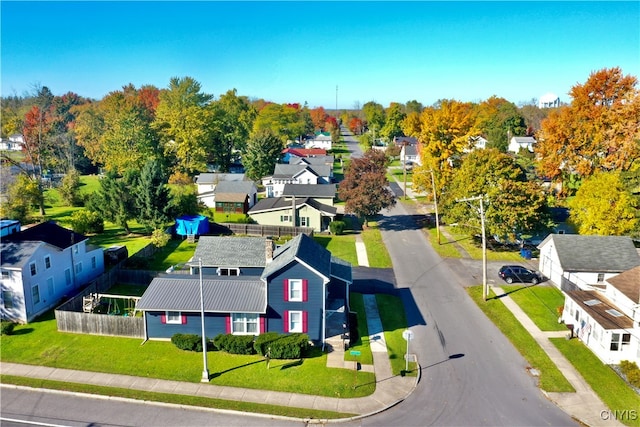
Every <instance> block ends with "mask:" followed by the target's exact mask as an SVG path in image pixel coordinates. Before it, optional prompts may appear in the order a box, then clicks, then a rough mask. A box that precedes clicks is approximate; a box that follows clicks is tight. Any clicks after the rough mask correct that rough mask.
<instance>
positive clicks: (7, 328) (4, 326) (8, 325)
mask: <svg viewBox="0 0 640 427" xmlns="http://www.w3.org/2000/svg"><path fill="white" fill-rule="evenodd" d="M15 327H16V324H15V323H13V322H9V321H8V320H3V321H2V322H1V326H0V330H1V331H2V335H11V334H12V333H13V328H15Z"/></svg>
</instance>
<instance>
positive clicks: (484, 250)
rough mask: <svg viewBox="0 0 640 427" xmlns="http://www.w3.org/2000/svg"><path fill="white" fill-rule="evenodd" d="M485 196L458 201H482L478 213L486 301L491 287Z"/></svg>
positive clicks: (483, 296)
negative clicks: (488, 271) (488, 267)
mask: <svg viewBox="0 0 640 427" xmlns="http://www.w3.org/2000/svg"><path fill="white" fill-rule="evenodd" d="M484 197H485V196H484V195H483V196H476V197H468V198H465V199H457V200H456V202H471V201H475V200H479V201H480V209H479V210H478V213H479V214H480V227H481V228H482V299H483V300H485V301H486V300H487V298H488V296H489V287H488V286H487V236H486V232H485V224H484Z"/></svg>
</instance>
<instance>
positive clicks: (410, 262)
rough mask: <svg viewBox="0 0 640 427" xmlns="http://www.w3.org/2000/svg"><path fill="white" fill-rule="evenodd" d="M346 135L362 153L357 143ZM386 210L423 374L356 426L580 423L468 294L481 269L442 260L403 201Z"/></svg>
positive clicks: (386, 235)
mask: <svg viewBox="0 0 640 427" xmlns="http://www.w3.org/2000/svg"><path fill="white" fill-rule="evenodd" d="M345 139H346V140H347V141H348V146H349V147H350V149H351V150H353V152H354V154H356V153H357V151H359V148H358V147H355V145H356V144H355V143H354V142H353V140H352V139H351V138H349V137H347V138H345ZM392 187H395V188H394V190H395V191H397V192H400V191H401V190H400V188H398V187H397V185H396V186H392ZM382 213H383V214H384V218H383V219H382V220H380V221H378V224H379V226H380V227H381V228H382V230H383V231H382V235H383V240H384V243H385V245H386V246H387V249H388V251H389V254H390V255H391V259H392V261H393V267H394V273H395V286H396V288H397V293H398V294H399V295H400V296H401V297H402V298H403V301H404V305H405V308H406V310H407V319H408V322H409V325H410V328H411V330H412V331H413V332H414V336H415V338H414V340H412V341H411V350H410V351H411V353H415V354H416V355H417V358H418V361H419V362H420V365H421V369H422V372H421V374H422V377H421V380H420V383H419V385H418V387H417V389H416V390H415V392H414V393H413V394H412V395H411V396H410V397H409V398H408V399H407V400H405V401H404V402H402V403H401V404H399V405H397V406H396V407H394V408H392V409H390V410H388V411H385V412H383V413H381V414H379V415H377V416H375V417H371V418H366V419H363V420H361V421H360V422H358V423H354V424H358V425H365V426H390V425H401V426H428V425H437V426H545V425H548V426H565V425H578V424H577V423H576V422H575V421H573V420H572V419H571V418H570V417H569V416H568V415H566V414H565V413H564V412H563V411H561V410H560V409H559V408H558V407H556V406H555V405H554V404H553V403H552V402H550V401H548V400H547V399H546V398H545V397H544V395H543V394H542V392H541V391H540V390H539V389H538V387H537V386H536V378H534V377H532V376H531V375H530V374H529V373H528V371H527V369H526V367H527V363H526V361H525V360H524V359H523V358H522V356H521V355H520V354H519V353H518V352H517V350H516V349H515V348H514V347H513V346H512V345H511V343H510V342H509V341H508V340H507V339H506V338H505V337H504V335H503V334H502V333H501V332H500V331H499V330H498V329H497V328H496V326H495V325H494V324H493V323H491V322H490V321H489V320H488V319H487V318H486V316H485V315H484V314H483V313H482V312H481V311H480V309H479V308H478V307H477V306H476V305H475V303H474V302H473V301H472V300H471V299H470V298H469V296H468V295H467V294H466V292H465V290H464V287H465V286H468V285H469V284H478V283H481V280H477V279H476V277H477V276H476V275H477V273H478V271H480V272H481V268H480V269H478V268H477V266H474V268H473V269H470V270H473V271H469V269H467V266H466V265H465V263H463V262H449V261H448V260H447V261H444V260H442V259H441V258H440V257H439V256H438V255H437V253H436V252H435V251H434V250H433V248H432V247H431V245H430V243H429V242H428V241H427V240H426V238H425V236H424V235H423V233H422V231H420V230H419V227H418V225H417V224H416V217H415V216H414V215H411V214H410V213H408V212H407V211H406V210H405V208H404V207H403V206H402V205H401V204H397V206H396V207H394V208H392V209H391V210H390V211H388V212H382ZM480 267H481V266H480ZM355 277H357V276H355ZM390 280H391V279H388V280H387V281H390ZM360 285H361V286H362V283H361V282H360Z"/></svg>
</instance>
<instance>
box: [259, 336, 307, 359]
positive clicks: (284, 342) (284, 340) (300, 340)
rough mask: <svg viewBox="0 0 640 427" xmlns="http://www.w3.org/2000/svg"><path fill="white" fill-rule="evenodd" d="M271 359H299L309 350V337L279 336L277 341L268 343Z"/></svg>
mask: <svg viewBox="0 0 640 427" xmlns="http://www.w3.org/2000/svg"><path fill="white" fill-rule="evenodd" d="M269 347H270V348H271V351H270V357H271V358H272V359H300V358H302V354H303V353H304V352H305V351H306V350H307V349H308V348H309V336H308V335H307V334H290V335H281V336H280V337H279V338H278V339H276V340H273V341H271V342H269Z"/></svg>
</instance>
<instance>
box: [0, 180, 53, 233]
mask: <svg viewBox="0 0 640 427" xmlns="http://www.w3.org/2000/svg"><path fill="white" fill-rule="evenodd" d="M43 197H44V196H43V193H42V190H41V188H40V187H39V186H38V183H37V182H36V181H35V180H33V179H31V178H29V177H28V176H27V175H26V174H25V173H21V174H19V175H18V176H17V177H16V179H15V181H14V182H13V183H12V184H11V185H9V186H8V188H7V193H6V200H5V201H4V202H3V203H0V217H1V218H11V219H15V220H18V221H20V222H27V221H28V220H29V212H31V209H32V208H33V207H37V206H40V205H41V204H43V203H44V202H43V201H42V200H41V199H42V198H43Z"/></svg>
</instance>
